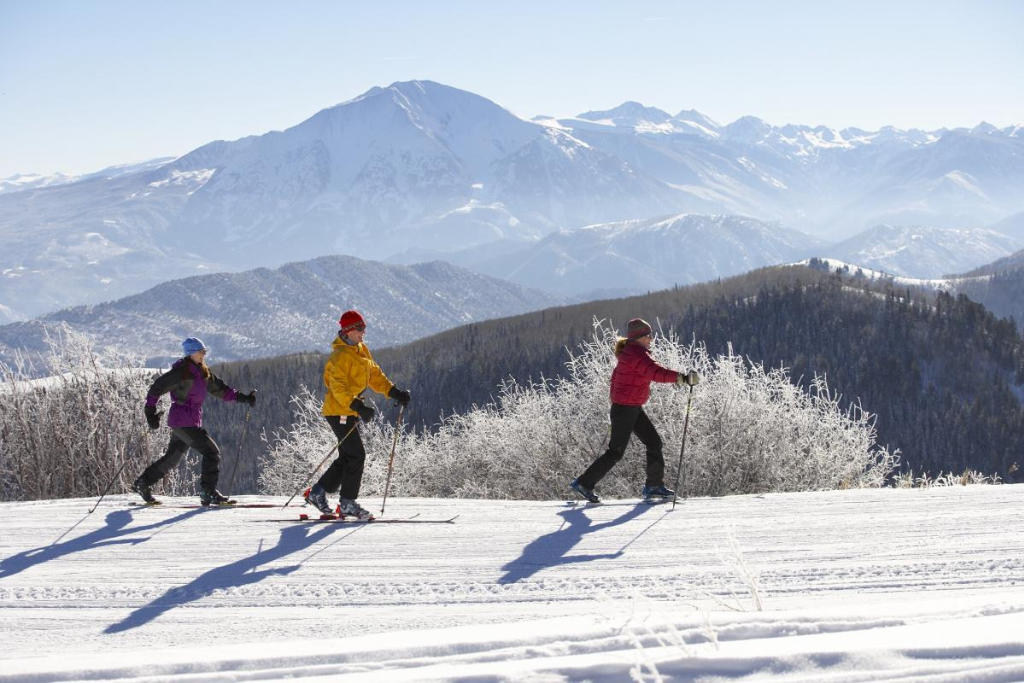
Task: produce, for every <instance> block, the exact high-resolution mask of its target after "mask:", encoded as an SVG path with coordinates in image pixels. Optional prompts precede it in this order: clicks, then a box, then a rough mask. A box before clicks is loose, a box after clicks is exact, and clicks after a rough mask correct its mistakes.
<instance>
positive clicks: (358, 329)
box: [352, 323, 366, 332]
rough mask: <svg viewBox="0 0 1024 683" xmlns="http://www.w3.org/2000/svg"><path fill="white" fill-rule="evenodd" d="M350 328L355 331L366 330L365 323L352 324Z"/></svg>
mask: <svg viewBox="0 0 1024 683" xmlns="http://www.w3.org/2000/svg"><path fill="white" fill-rule="evenodd" d="M352 329H353V330H355V331H356V332H366V325H364V324H363V323H359V324H358V325H353V326H352Z"/></svg>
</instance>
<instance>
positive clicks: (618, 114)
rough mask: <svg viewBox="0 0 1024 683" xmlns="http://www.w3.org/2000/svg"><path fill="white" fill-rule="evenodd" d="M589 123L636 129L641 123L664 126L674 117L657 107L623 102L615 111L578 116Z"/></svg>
mask: <svg viewBox="0 0 1024 683" xmlns="http://www.w3.org/2000/svg"><path fill="white" fill-rule="evenodd" d="M577 118H580V119H585V120H587V121H611V122H612V123H614V125H617V126H628V127H632V128H635V127H636V126H637V125H638V124H640V123H651V124H655V125H658V124H663V123H666V122H667V121H669V120H671V118H672V115H671V114H669V113H668V112H666V111H662V110H661V109H658V108H657V107H646V106H644V105H642V104H640V103H639V102H633V101H629V102H623V103H622V104H620V105H619V106H617V107H615V108H614V109H608V110H606V111H588V112H585V113H583V114H580V115H579V116H577Z"/></svg>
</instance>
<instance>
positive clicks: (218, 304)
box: [0, 256, 563, 366]
mask: <svg viewBox="0 0 1024 683" xmlns="http://www.w3.org/2000/svg"><path fill="white" fill-rule="evenodd" d="M562 302H563V300H562V299H559V298H558V297H553V296H551V295H548V294H544V293H542V292H539V291H537V290H532V289H527V288H524V287H520V286H518V285H515V284H512V283H509V282H505V281H502V280H497V279H494V278H489V277H486V276H483V275H478V274H476V273H472V272H469V271H467V270H464V269H462V268H458V267H455V266H452V265H450V264H448V263H444V262H440V261H438V262H433V263H421V264H418V265H415V266H397V265H387V264H383V263H374V262H371V261H363V260H360V259H356V258H353V257H350V256H324V257H320V258H317V259H313V260H311V261H305V262H301V263H289V264H287V265H285V266H282V267H280V268H277V269H275V270H268V269H266V268H258V269H256V270H250V271H246V272H242V273H233V274H211V275H201V276H195V277H190V278H184V279H180V280H173V281H171V282H166V283H164V284H161V285H158V286H156V287H153V288H152V289H149V290H147V291H145V292H143V293H141V294H136V295H133V296H129V297H127V298H124V299H120V300H117V301H113V302H109V303H104V304H99V305H96V306H79V307H76V308H70V309H65V310H61V311H57V312H55V313H51V314H48V315H45V316H43V317H41V318H38V319H36V320H33V321H30V322H19V323H14V324H9V325H4V326H0V360H3V361H6V362H10V361H11V359H12V358H13V352H14V349H16V348H22V349H26V350H28V352H29V353H30V354H32V355H33V357H36V358H38V354H39V353H40V352H45V351H46V349H47V345H46V342H45V338H46V330H47V329H49V330H51V331H53V330H56V329H57V328H58V327H59V324H60V323H67V324H68V325H69V326H70V327H71V328H72V329H74V330H75V331H77V332H81V333H85V334H87V335H88V336H90V337H91V338H93V340H94V342H95V347H96V349H97V351H99V352H100V353H101V355H102V354H105V353H106V352H108V351H111V350H116V351H118V352H122V353H131V354H135V355H137V356H139V357H141V358H144V359H145V360H146V362H147V363H148V364H150V365H151V366H153V365H155V366H160V365H163V364H165V363H167V362H168V361H170V360H171V359H173V358H178V357H180V356H181V341H182V339H184V338H185V337H188V336H198V337H200V338H201V339H203V341H205V342H206V344H207V345H208V346H209V347H210V348H211V358H213V359H216V360H217V362H222V361H228V360H236V359H251V358H260V357H265V356H276V355H280V354H287V353H294V352H298V351H316V350H319V351H326V350H329V349H330V345H331V342H333V341H334V336H335V335H336V334H337V331H338V319H339V318H340V317H341V314H342V312H344V311H345V310H347V309H349V308H355V309H357V310H359V311H360V312H361V313H362V314H363V316H364V317H365V318H366V321H367V342H368V343H370V344H371V345H372V346H373V347H374V348H380V347H382V346H392V345H395V344H401V343H404V342H409V341H412V340H414V339H419V338H422V337H425V336H427V335H430V334H433V333H435V332H440V331H442V330H446V329H449V328H452V327H456V326H458V325H464V324H468V323H472V322H479V321H481V320H486V319H490V318H494V317H500V316H508V315H514V314H519V313H523V312H526V311H533V310H537V309H541V308H545V307H548V306H551V305H555V304H558V303H562Z"/></svg>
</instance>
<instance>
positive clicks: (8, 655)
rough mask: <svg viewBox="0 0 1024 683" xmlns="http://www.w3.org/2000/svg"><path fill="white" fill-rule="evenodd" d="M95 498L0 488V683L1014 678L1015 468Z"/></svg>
mask: <svg viewBox="0 0 1024 683" xmlns="http://www.w3.org/2000/svg"><path fill="white" fill-rule="evenodd" d="M245 500H246V502H259V501H266V502H271V501H272V502H274V503H276V504H278V505H280V504H282V503H283V502H284V499H283V498H274V499H266V498H251V499H245ZM94 502H95V499H72V500H62V501H41V502H38V503H17V504H14V503H4V504H0V643H2V645H0V681H3V682H4V683H13V682H14V681H18V682H24V681H34V682H41V681H57V680H72V679H74V680H111V681H141V680H147V681H153V680H160V681H168V680H170V681H191V682H203V681H246V680H285V679H289V680H294V679H304V680H309V679H314V680H332V681H375V682H378V681H435V680H446V681H447V680H461V681H466V680H473V681H481V680H486V681H506V680H509V681H511V680H516V681H527V680H528V681H545V682H567V681H582V680H589V681H596V682H612V681H614V682H616V683H617V682H620V681H630V680H632V681H713V680H714V681H720V680H723V679H724V680H756V681H787V682H790V681H824V680H828V681H843V682H850V681H925V680H927V681H929V682H934V681H942V682H946V683H952V682H954V681H955V682H956V683H964V682H968V683H970V682H976V681H977V682H980V681H986V682H989V683H991V682H996V681H1006V682H1009V681H1020V680H1024V514H1022V511H1024V486H976V487H960V486H957V487H948V488H933V489H924V490H921V489H915V490H907V489H902V490H901V489H860V490H850V491H832V492H827V493H788V494H767V495H749V496H732V497H726V498H693V499H689V500H685V501H682V502H681V503H680V505H679V506H678V507H677V508H676V509H675V510H672V509H671V506H669V505H660V506H647V505H640V506H637V505H635V504H632V503H631V502H629V501H621V502H620V503H618V504H614V505H607V506H604V507H596V508H583V507H581V506H580V505H578V504H575V503H569V504H567V503H565V502H563V501H548V502H523V501H520V502H496V501H490V502H482V501H475V500H426V499H410V498H394V499H389V500H388V504H387V516H388V517H393V518H399V517H409V516H412V515H417V514H418V515H419V517H417V519H437V518H441V517H449V516H451V515H455V514H458V515H460V516H459V517H458V519H457V520H456V521H455V523H454V524H449V525H427V524H415V525H414V524H410V525H401V524H388V525H373V524H371V525H363V526H346V525H344V524H328V525H302V524H296V523H282V522H277V521H267V520H276V519H289V518H290V519H293V520H294V519H295V518H296V517H297V514H298V512H300V511H301V509H299V508H292V509H289V510H281V509H232V510H201V509H178V508H175V507H172V505H173V504H175V503H180V504H188V503H193V502H194V499H192V498H189V499H178V500H175V499H168V500H167V503H166V505H165V507H163V508H155V509H148V508H140V507H133V506H131V505H130V502H129V498H128V497H126V496H117V497H115V498H113V499H108V500H105V501H104V502H103V503H102V504H101V505H100V507H99V509H97V511H96V512H95V513H94V514H92V515H88V514H87V513H86V510H87V509H88V508H89V507H91V506H92V505H93V504H94ZM363 502H364V503H365V504H366V505H367V506H368V507H370V508H372V509H374V510H377V509H379V507H380V500H379V499H371V498H367V499H364V501H363ZM759 607H760V608H759Z"/></svg>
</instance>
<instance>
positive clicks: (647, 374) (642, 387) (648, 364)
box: [612, 342, 679, 406]
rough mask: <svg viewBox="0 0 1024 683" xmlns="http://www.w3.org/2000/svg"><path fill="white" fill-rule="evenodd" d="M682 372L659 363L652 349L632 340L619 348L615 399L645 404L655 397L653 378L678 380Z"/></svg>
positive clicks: (627, 404)
mask: <svg viewBox="0 0 1024 683" xmlns="http://www.w3.org/2000/svg"><path fill="white" fill-rule="evenodd" d="M678 376H679V373H678V372H676V371H675V370H669V369H668V368H664V367H662V366H660V365H658V364H657V363H656V362H655V361H654V359H653V358H651V354H650V352H649V351H648V350H647V349H645V348H644V347H643V346H641V345H640V344H637V343H635V342H630V343H628V344H626V345H625V346H624V347H622V350H621V351H619V362H618V364H616V366H615V369H614V370H612V403H618V404H620V405H624V406H642V405H643V404H645V403H647V399H649V398H650V397H651V382H666V383H668V382H675V381H676V377H678Z"/></svg>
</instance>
